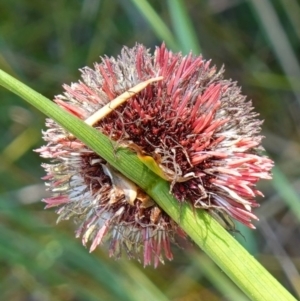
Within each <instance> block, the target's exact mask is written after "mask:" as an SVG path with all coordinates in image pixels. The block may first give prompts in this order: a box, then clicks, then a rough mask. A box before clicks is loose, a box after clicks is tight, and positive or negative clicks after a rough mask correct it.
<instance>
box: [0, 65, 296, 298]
mask: <svg viewBox="0 0 300 301" xmlns="http://www.w3.org/2000/svg"><path fill="white" fill-rule="evenodd" d="M0 85H2V86H3V87H5V88H7V89H8V90H10V91H12V92H13V93H15V94H17V95H19V96H20V97H22V98H23V99H25V100H26V101H28V102H29V103H30V104H32V105H33V106H35V107H36V108H37V109H39V110H40V111H41V112H43V113H44V114H46V115H47V116H48V117H50V118H52V119H54V120H55V121H56V122H57V123H59V124H60V125H61V126H63V127H64V128H65V129H66V130H68V131H69V132H70V133H71V134H73V135H74V136H76V137H77V138H78V139H80V140H81V141H82V142H84V143H85V144H86V145H87V146H88V147H90V148H91V149H92V150H94V151H95V152H96V153H98V154H99V155H100V156H101V157H102V158H104V159H105V160H106V161H107V162H109V163H110V164H111V165H112V166H114V167H115V168H116V169H118V170H119V171H120V172H121V173H122V174H124V175H125V176H126V177H128V178H129V179H131V180H132V181H134V182H135V183H136V184H137V185H139V186H140V187H141V188H142V189H144V190H145V191H146V192H147V193H148V194H149V195H150V196H151V197H152V198H153V199H154V200H155V201H156V202H157V204H158V205H159V206H160V207H161V208H162V209H163V210H164V211H165V212H166V213H167V214H169V215H170V216H171V217H172V218H173V219H174V220H175V221H176V222H177V223H178V224H179V225H180V226H181V228H182V229H183V230H184V231H185V232H186V233H187V234H188V235H189V236H190V237H191V238H192V239H193V240H194V241H195V243H196V244H198V246H200V247H201V248H202V249H203V250H204V251H205V252H206V253H207V254H208V255H209V256H210V257H211V258H212V259H213V260H214V261H215V262H216V263H217V264H218V265H219V267H220V268H221V269H222V270H223V271H224V272H225V273H226V274H227V275H228V276H229V277H230V278H231V279H232V280H233V281H234V282H235V283H236V284H237V285H238V286H239V287H240V288H241V289H242V290H243V291H244V292H245V294H247V295H248V296H249V298H250V299H252V300H259V301H262V300H268V301H274V300H295V299H294V297H293V296H291V295H290V293H289V292H288V291H286V290H285V288H283V287H282V286H281V285H280V284H279V283H278V282H277V280H276V279H274V278H273V277H272V275H270V274H269V273H268V272H267V271H266V270H265V269H264V267H263V266H261V265H260V263H258V262H257V261H256V260H255V259H254V258H253V256H251V255H250V254H249V253H248V252H247V251H246V250H245V249H244V248H243V247H242V246H241V245H240V244H239V243H238V242H237V241H236V240H235V239H234V238H233V237H232V236H231V235H230V234H229V233H228V232H227V231H226V230H224V229H223V228H222V227H221V226H220V225H219V224H218V222H216V221H215V220H214V219H213V218H212V217H211V216H210V215H208V214H207V213H206V212H205V211H204V210H197V211H196V212H195V211H194V210H193V209H192V208H190V206H189V205H186V204H185V205H182V206H181V205H179V203H178V201H177V200H176V199H175V198H174V197H172V195H171V194H170V193H169V189H170V185H169V183H168V182H166V181H164V180H163V179H161V178H159V177H158V176H157V175H155V174H154V173H153V172H152V171H150V170H149V169H148V168H147V167H146V166H145V165H144V164H143V163H142V162H141V161H140V160H139V159H138V158H137V156H136V155H135V154H134V153H132V152H131V151H129V150H127V149H116V147H115V144H114V142H112V141H110V140H109V139H108V137H106V136H105V135H103V134H101V133H99V132H98V131H97V130H95V129H94V128H92V127H90V126H89V125H87V124H85V123H84V122H83V121H81V120H79V119H78V118H76V117H74V116H73V115H71V114H69V113H67V112H65V111H64V110H62V109H61V108H59V107H58V106H57V105H56V104H55V103H53V102H51V101H50V100H49V99H47V98H45V97H44V96H42V95H41V94H39V93H37V92H35V91H34V90H32V89H31V88H29V87H27V86H26V85H24V84H22V83H21V82H19V81H18V80H16V79H14V78H13V77H11V76H9V75H8V74H6V73H5V72H3V71H1V70H0Z"/></svg>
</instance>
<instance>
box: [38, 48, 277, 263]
mask: <svg viewBox="0 0 300 301" xmlns="http://www.w3.org/2000/svg"><path fill="white" fill-rule="evenodd" d="M81 72H82V81H79V82H77V83H73V84H71V85H70V86H68V85H64V89H65V93H64V94H63V95H59V96H57V97H56V98H55V101H56V103H57V104H58V105H60V106H61V107H63V108H64V109H66V110H67V111H69V112H71V113H72V114H74V115H76V116H77V117H79V118H81V119H83V120H86V119H87V118H88V117H89V116H91V115H92V114H93V113H94V112H95V111H97V110H99V109H100V108H101V107H103V106H105V105H106V104H108V103H110V102H111V101H112V100H113V99H115V98H116V97H117V96H119V95H120V94H121V93H123V92H125V91H127V90H129V89H130V88H132V87H133V86H135V85H137V84H138V83H140V82H143V81H145V80H148V79H151V78H154V77H159V76H162V77H163V80H161V81H157V82H154V83H152V84H151V85H149V86H148V87H146V88H145V89H143V90H142V91H141V92H140V93H138V94H136V95H134V96H132V97H131V98H130V99H128V101H127V102H126V103H124V104H122V105H121V106H119V107H118V108H116V109H115V110H114V111H113V112H112V113H110V114H109V115H107V116H106V117H105V118H103V119H101V120H99V121H98V122H97V123H96V124H95V125H94V127H96V128H97V129H98V130H99V131H101V132H102V133H104V134H105V135H107V136H109V137H110V138H111V139H112V140H115V141H117V142H118V143H120V144H121V145H122V146H123V147H124V146H126V147H129V148H131V149H132V150H133V151H135V152H137V153H138V155H139V158H140V159H141V160H142V161H143V162H146V161H147V159H149V158H150V159H151V160H152V161H153V162H155V165H156V167H157V170H158V171H159V172H158V174H159V175H160V176H162V177H163V178H165V179H167V180H168V181H169V182H170V192H171V193H173V194H174V195H175V196H176V198H177V199H178V200H179V201H180V202H184V201H187V202H190V203H191V204H192V205H193V206H194V207H195V208H203V209H207V210H208V211H209V212H210V213H211V214H213V215H214V216H215V217H216V218H218V220H219V221H220V222H222V223H224V224H225V225H226V223H227V222H226V220H227V219H226V216H227V215H228V216H231V217H233V218H234V219H236V220H238V221H240V222H242V223H244V224H245V225H247V226H248V227H251V228H254V226H253V224H252V223H251V219H257V218H256V216H255V215H254V214H253V213H252V212H251V208H252V207H256V206H258V205H257V203H256V202H255V197H256V196H257V195H262V194H261V193H260V192H259V191H258V190H257V189H256V188H255V185H256V183H257V182H258V180H259V179H261V178H264V179H269V178H270V170H271V168H272V164H273V163H272V161H271V160H270V159H268V158H267V157H265V156H263V155H261V151H262V150H263V149H262V147H261V140H262V136H261V135H260V134H259V133H260V126H261V123H262V122H261V121H259V120H258V119H257V114H256V113H254V112H253V111H252V110H253V108H252V104H251V102H250V101H246V99H245V97H244V96H243V95H241V93H240V88H238V87H237V85H236V83H234V82H232V81H231V80H225V79H223V72H224V70H223V69H221V70H219V71H218V70H217V69H216V67H214V66H213V67H211V66H210V61H205V60H204V59H202V57H194V56H192V55H191V54H190V55H188V56H182V55H181V54H180V53H178V54H174V53H172V52H171V51H168V50H167V49H166V48H165V46H164V45H162V46H160V47H158V48H157V49H156V51H155V53H154V55H151V54H150V53H149V52H148V50H147V49H145V47H144V46H142V45H136V46H135V47H134V48H131V49H130V48H127V47H124V48H123V49H122V51H121V54H120V56H118V57H117V59H115V58H108V57H105V58H103V59H102V62H101V63H100V64H98V63H96V64H95V65H94V69H91V68H87V67H86V68H84V69H82V70H81ZM46 125H47V127H48V130H47V131H46V132H44V139H45V141H47V143H48V144H47V146H45V147H42V148H40V149H39V150H38V152H40V153H41V156H43V157H46V158H51V159H52V161H53V162H52V163H51V164H44V168H45V170H46V172H47V176H46V177H45V180H47V183H48V184H47V185H48V186H49V190H50V191H51V192H52V193H53V196H52V197H50V198H48V199H45V202H46V203H47V207H53V206H59V209H58V213H59V214H60V217H59V220H61V219H69V218H70V217H77V218H79V219H80V220H81V225H80V227H79V229H78V231H77V236H81V237H82V240H83V244H84V245H86V243H87V242H88V241H89V240H91V247H90V250H91V251H92V250H94V249H95V248H96V246H97V245H98V244H100V243H102V242H103V241H104V240H105V239H108V240H109V241H110V245H109V251H110V255H114V256H119V255H120V254H121V250H122V248H123V249H125V250H126V251H127V254H128V255H129V256H130V257H138V256H139V254H140V250H141V249H142V250H143V254H144V256H143V261H144V264H145V265H148V264H151V263H152V261H153V262H154V265H155V266H157V264H158V262H159V261H163V254H164V255H165V257H166V258H167V259H172V253H171V249H170V242H172V241H175V239H176V236H177V235H178V234H180V235H182V236H184V233H183V232H182V231H181V230H180V228H179V227H178V226H177V225H176V224H175V222H173V221H172V220H171V219H170V218H169V217H168V216H167V215H166V214H165V213H164V212H162V211H161V210H160V209H159V208H158V206H157V205H156V204H155V203H154V201H153V200H151V198H150V197H149V196H147V195H146V194H145V193H144V192H143V191H142V190H141V189H140V188H139V187H137V186H136V185H135V184H134V183H132V182H131V181H129V180H128V179H126V178H125V177H124V176H123V175H121V174H120V173H118V172H117V171H116V170H114V169H113V168H112V167H111V166H110V165H109V164H107V162H105V160H103V159H102V158H100V157H99V156H98V155H96V154H95V153H94V152H92V151H91V150H89V149H88V148H87V147H86V146H85V145H84V144H82V143H81V142H80V141H79V140H71V141H70V139H69V138H68V133H66V132H65V131H64V130H63V129H62V128H61V127H60V126H59V125H57V124H56V123H55V122H54V121H52V120H48V121H47V124H46Z"/></svg>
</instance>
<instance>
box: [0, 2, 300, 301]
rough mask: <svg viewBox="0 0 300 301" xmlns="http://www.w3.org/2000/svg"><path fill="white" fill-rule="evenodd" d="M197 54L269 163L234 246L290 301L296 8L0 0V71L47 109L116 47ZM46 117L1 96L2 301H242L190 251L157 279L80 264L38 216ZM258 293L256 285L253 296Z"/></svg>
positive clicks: (48, 219) (106, 265) (82, 256)
mask: <svg viewBox="0 0 300 301" xmlns="http://www.w3.org/2000/svg"><path fill="white" fill-rule="evenodd" d="M163 40H164V41H165V42H166V44H167V46H168V47H169V48H171V49H172V50H174V51H182V52H183V53H188V52H189V51H190V50H192V51H193V53H194V54H199V53H200V52H201V53H202V54H203V56H204V57H205V58H206V59H212V61H213V63H214V64H215V65H217V66H218V67H221V66H222V65H223V64H225V67H226V76H227V77H228V78H232V79H233V80H236V81H238V82H239V84H240V85H241V86H242V87H243V88H242V91H243V93H244V94H246V95H248V97H249V99H252V100H253V103H254V106H255V109H256V111H257V112H259V113H260V116H261V118H262V119H264V120H265V123H264V125H263V133H264V135H265V136H266V137H267V138H266V139H265V140H264V146H265V148H266V150H267V152H268V153H269V154H270V156H271V157H272V158H273V159H274V160H275V162H276V168H274V170H273V174H274V180H273V181H272V182H266V181H265V182H261V183H260V185H259V186H260V189H261V190H262V191H263V193H264V194H265V198H264V199H261V200H259V201H260V202H261V207H260V208H259V209H257V210H255V213H256V214H257V215H258V216H259V218H260V221H259V222H257V223H256V226H257V230H255V231H250V230H248V229H245V228H243V227H240V226H238V228H239V229H240V231H241V233H242V234H243V236H244V237H245V239H244V238H243V237H242V236H241V235H236V238H237V239H238V240H239V241H240V242H241V244H243V245H244V246H245V248H247V249H248V250H249V252H251V254H253V255H254V256H255V257H256V258H257V259H258V260H259V261H260V262H261V263H262V264H263V265H264V266H265V267H266V268H267V269H268V270H269V271H270V272H271V273H272V274H273V275H274V276H275V277H276V278H277V279H278V280H279V281H280V282H281V283H282V284H283V285H284V286H285V287H286V288H287V289H288V290H289V291H290V292H291V293H292V294H294V295H295V296H296V297H297V298H299V296H300V277H299V268H300V253H299V245H300V230H299V225H300V206H299V204H300V198H299V191H300V177H299V176H300V169H299V167H300V156H299V154H300V143H299V137H300V125H299V123H300V122H299V121H300V65H299V64H300V55H299V53H300V3H299V1H297V0H273V1H271V0H249V1H246V0H244V1H243V0H207V1H201V0H189V1H188V0H186V1H183V0H181V1H179V0H165V1H164V0H151V1H150V0H149V1H145V0H116V1H113V0H68V1H66V0H57V1H55V0H53V1H40V0H1V2H0V68H1V69H3V70H5V71H6V72H8V73H10V74H11V75H13V76H15V77H17V78H18V79H20V80H21V81H23V82H24V83H26V84H28V85H29V86H31V87H32V88H34V89H36V90H37V91H39V92H40V93H42V94H44V95H45V96H47V97H48V98H50V99H52V98H53V96H54V95H56V94H59V93H61V91H62V88H61V85H62V84H63V83H70V82H72V81H76V80H77V79H78V78H79V71H78V69H79V68H81V67H83V66H85V65H88V66H92V64H93V62H95V61H99V56H103V55H105V54H106V55H109V56H112V55H117V54H118V53H119V52H120V49H121V47H122V46H123V45H127V46H133V45H134V44H135V43H136V42H139V43H143V44H145V45H146V46H147V47H149V48H151V49H152V50H153V49H154V47H155V45H159V44H161V42H162V41H163ZM44 121H45V116H43V115H42V114H40V113H39V112H38V111H37V110H35V109H34V108H32V107H30V106H28V105H27V103H25V101H23V100H21V99H19V98H18V97H16V96H15V95H13V94H11V93H10V92H9V91H6V90H4V89H2V88H0V123H1V127H0V131H1V132H0V151H1V153H0V292H1V293H0V300H16V301H23V300H24V301H25V300H26V301H27V300H28V301H29V300H30V301H56V300H66V301H77V300H78V301H81V300H82V301H86V300H137V301H140V300H174V301H192V300H210V301H214V300H238V301H240V300H241V301H243V300H248V299H247V298H246V297H245V296H244V295H243V293H241V292H240V291H239V289H238V288H237V287H236V286H235V285H234V284H233V283H232V282H231V281H230V280H229V279H228V278H227V276H226V275H225V274H224V273H223V272H222V271H220V269H219V268H218V267H216V266H215V265H214V263H212V262H211V260H210V259H209V258H208V257H207V256H206V255H205V254H203V252H202V251H201V250H199V249H198V248H197V247H196V246H193V245H192V244H191V243H190V244H189V243H188V244H187V245H186V248H185V250H181V249H179V248H177V247H176V246H174V248H173V251H174V255H175V259H174V261H172V262H166V263H165V265H161V266H159V267H158V268H157V269H156V270H155V269H153V268H152V267H147V268H146V269H144V268H143V267H142V266H141V265H140V264H139V263H137V262H134V261H128V260H127V259H121V260H119V261H114V260H112V259H109V258H108V256H107V251H106V250H105V248H104V247H103V248H99V249H98V250H97V251H95V252H94V253H92V254H89V253H88V250H86V249H85V248H84V247H82V246H81V242H80V241H79V240H77V239H76V238H75V237H74V230H75V227H74V225H73V223H72V222H62V223H60V224H59V225H56V217H57V216H56V214H55V212H54V210H48V211H44V209H43V208H44V204H43V203H41V202H40V200H41V199H42V198H43V197H45V196H46V191H45V187H44V184H43V182H42V180H41V179H40V178H41V177H42V176H43V175H44V173H43V170H42V168H41V167H40V164H41V160H40V158H39V157H38V155H37V154H36V153H33V152H32V149H34V148H37V147H39V146H40V145H42V144H44V143H43V141H42V140H41V129H43V128H45V127H44ZM262 285H263V284H262Z"/></svg>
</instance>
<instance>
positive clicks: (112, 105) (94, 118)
mask: <svg viewBox="0 0 300 301" xmlns="http://www.w3.org/2000/svg"><path fill="white" fill-rule="evenodd" d="M162 79H163V77H162V76H159V77H154V78H150V79H148V80H146V81H144V82H141V83H139V84H137V85H136V86H134V87H133V88H130V90H128V91H126V92H124V93H122V94H121V95H119V96H118V97H117V98H115V99H113V100H112V101H111V102H109V103H108V104H106V105H105V106H104V107H102V108H101V109H100V110H98V111H97V112H95V113H94V114H93V115H91V116H90V117H88V118H87V119H86V120H85V121H84V122H85V123H86V124H88V125H91V126H93V125H94V124H95V123H97V122H98V121H100V120H101V119H103V118H104V117H105V116H107V115H108V114H110V113H111V112H112V111H113V110H115V109H116V108H117V107H118V106H120V105H121V104H122V103H124V102H125V101H127V100H128V99H129V98H131V97H132V96H134V95H136V94H137V93H139V92H140V91H142V90H143V89H145V88H146V87H147V86H148V85H150V84H151V83H153V82H157V81H161V80H162Z"/></svg>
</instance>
